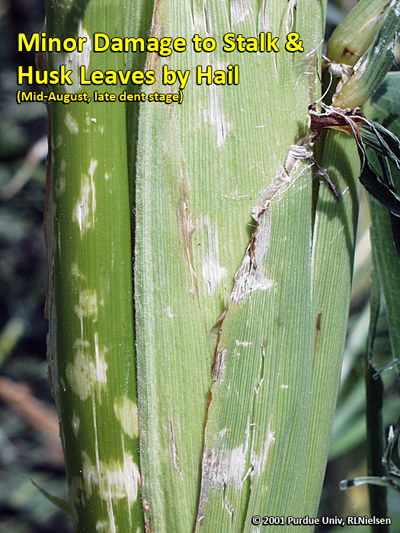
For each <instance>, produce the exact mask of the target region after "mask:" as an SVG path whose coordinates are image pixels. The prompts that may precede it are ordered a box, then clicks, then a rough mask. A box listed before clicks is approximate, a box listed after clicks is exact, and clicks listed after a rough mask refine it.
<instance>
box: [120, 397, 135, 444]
mask: <svg viewBox="0 0 400 533" xmlns="http://www.w3.org/2000/svg"><path fill="white" fill-rule="evenodd" d="M114 413H115V416H116V417H117V420H118V421H119V422H120V424H121V426H122V429H123V430H124V431H125V433H126V434H127V435H129V436H130V437H131V438H133V437H137V436H138V435H139V429H138V409H137V405H136V403H134V402H132V400H130V399H129V398H127V397H126V396H122V397H121V398H117V399H116V400H114Z"/></svg>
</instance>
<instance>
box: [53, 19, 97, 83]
mask: <svg viewBox="0 0 400 533" xmlns="http://www.w3.org/2000/svg"><path fill="white" fill-rule="evenodd" d="M79 37H85V38H86V42H84V43H83V45H82V52H78V49H76V50H75V51H73V52H66V53H55V54H53V55H52V59H53V67H54V68H55V69H57V70H58V69H59V68H60V67H61V65H65V69H66V70H67V71H68V70H72V74H71V76H70V78H71V81H72V85H68V84H65V85H64V88H65V90H66V92H67V93H77V92H79V90H80V89H81V88H82V87H81V85H80V83H79V80H80V67H81V66H84V67H85V68H86V70H87V69H88V68H89V63H90V53H91V50H92V42H91V40H90V37H89V34H88V32H87V31H86V30H85V28H83V25H82V21H81V20H80V21H79V24H78V35H77V36H76V38H79Z"/></svg>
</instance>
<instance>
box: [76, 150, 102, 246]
mask: <svg viewBox="0 0 400 533" xmlns="http://www.w3.org/2000/svg"><path fill="white" fill-rule="evenodd" d="M97 165H98V162H97V161H96V160H94V159H91V161H90V165H89V169H88V175H86V174H83V176H82V180H81V190H80V194H79V198H78V201H77V203H76V205H75V209H74V211H73V213H72V219H73V220H74V221H76V222H78V225H79V229H80V232H81V237H83V235H85V233H86V232H87V230H88V229H90V228H93V226H94V223H95V212H96V187H95V183H94V173H95V171H96V168H97Z"/></svg>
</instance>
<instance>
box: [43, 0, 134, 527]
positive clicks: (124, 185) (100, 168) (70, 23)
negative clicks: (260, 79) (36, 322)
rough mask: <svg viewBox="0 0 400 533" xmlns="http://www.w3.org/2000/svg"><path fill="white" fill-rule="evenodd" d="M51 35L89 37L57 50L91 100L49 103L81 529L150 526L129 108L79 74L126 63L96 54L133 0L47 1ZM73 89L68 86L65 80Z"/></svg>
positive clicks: (62, 362) (60, 351)
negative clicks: (140, 410) (143, 472)
mask: <svg viewBox="0 0 400 533" xmlns="http://www.w3.org/2000/svg"><path fill="white" fill-rule="evenodd" d="M46 7H47V35H48V36H50V37H59V38H61V39H63V38H65V37H67V36H68V37H71V36H73V37H75V38H76V37H78V36H80V37H86V38H87V39H88V42H87V43H86V44H85V45H84V50H83V52H82V53H74V52H71V53H70V54H63V53H62V54H60V53H52V54H48V57H47V61H48V63H49V66H50V68H58V67H59V66H60V64H65V65H67V68H70V69H72V70H73V76H75V77H74V78H73V86H71V87H69V88H68V87H66V89H67V90H68V91H69V92H73V93H75V92H83V91H86V93H87V94H88V96H89V97H90V98H91V102H90V103H75V104H72V105H71V104H70V105H64V106H63V105H62V104H59V103H52V104H51V105H50V109H49V116H50V125H51V134H50V143H51V158H50V160H49V167H50V168H49V171H50V172H51V176H52V182H51V183H50V184H49V185H50V190H49V198H48V207H47V209H48V212H47V219H48V228H47V237H48V245H49V251H50V263H49V278H50V292H49V300H48V309H49V318H50V372H51V381H52V387H53V393H54V396H55V399H56V403H57V406H58V409H59V412H60V419H61V439H62V444H63V448H64V454H65V460H66V470H67V478H68V483H69V494H70V502H69V503H70V515H71V518H72V520H73V523H74V528H75V531H76V532H88V531H93V532H95V531H96V533H97V532H107V533H108V532H115V533H117V532H118V531H119V532H121V531H131V532H134V533H138V532H140V531H143V520H142V512H141V505H140V495H139V482H140V479H139V478H140V475H139V457H138V416H137V400H136V371H135V359H134V322H133V304H132V298H133V296H132V255H131V229H130V205H129V183H128V170H127V145H126V116H125V114H126V110H125V104H124V103H121V102H118V101H116V102H112V103H104V102H103V103H98V102H95V101H94V90H97V91H99V92H105V91H107V92H113V93H115V94H117V95H118V93H119V90H120V88H119V87H116V88H115V87H113V90H112V91H111V90H110V87H107V86H102V87H99V86H96V85H88V86H85V87H80V86H79V80H78V76H77V75H78V69H79V68H80V67H81V66H84V67H86V69H87V70H86V73H87V74H86V78H89V76H90V73H91V72H93V71H94V70H101V71H105V70H108V69H112V70H118V69H123V68H124V57H123V55H122V54H113V53H103V54H93V53H91V51H90V39H91V38H92V34H93V33H94V32H96V31H98V30H99V28H101V30H102V31H104V32H105V33H107V34H108V35H111V36H112V35H115V34H116V33H117V34H123V33H124V31H125V30H124V2H117V1H114V0H100V1H97V2H80V3H78V2H77V3H72V4H71V3H70V2H57V3H55V2H50V1H49V2H47V6H46ZM57 89H58V90H59V92H60V93H61V94H62V93H63V92H64V91H65V90H66V89H64V87H58V88H57Z"/></svg>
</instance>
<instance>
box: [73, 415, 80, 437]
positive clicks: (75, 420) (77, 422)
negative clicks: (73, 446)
mask: <svg viewBox="0 0 400 533" xmlns="http://www.w3.org/2000/svg"><path fill="white" fill-rule="evenodd" d="M71 424H72V430H73V432H74V435H75V437H77V436H78V431H79V426H80V425H81V421H80V420H79V417H78V416H77V414H76V413H75V412H74V414H73V415H72V420H71Z"/></svg>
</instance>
